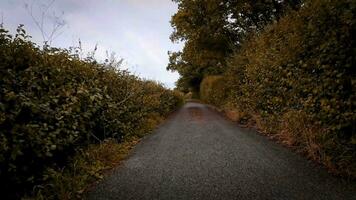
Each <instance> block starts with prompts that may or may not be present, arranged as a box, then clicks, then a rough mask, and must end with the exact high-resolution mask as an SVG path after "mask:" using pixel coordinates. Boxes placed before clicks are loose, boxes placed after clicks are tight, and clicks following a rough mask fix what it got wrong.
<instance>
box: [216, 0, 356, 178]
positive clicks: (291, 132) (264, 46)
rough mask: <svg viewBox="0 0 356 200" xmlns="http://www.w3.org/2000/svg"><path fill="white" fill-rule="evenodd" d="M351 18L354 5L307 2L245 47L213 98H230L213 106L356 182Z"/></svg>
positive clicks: (354, 25)
mask: <svg viewBox="0 0 356 200" xmlns="http://www.w3.org/2000/svg"><path fill="white" fill-rule="evenodd" d="M355 13H356V2H355V1H352V0H341V1H331V0H315V1H314V0H313V1H306V2H305V3H304V5H303V7H302V8H301V9H300V10H299V11H292V12H290V13H289V14H288V15H287V16H285V17H282V18H281V19H280V20H279V21H278V23H273V24H271V25H268V26H267V27H266V28H265V29H264V30H263V31H261V32H259V33H256V34H254V35H253V36H251V37H250V39H248V40H247V41H246V42H244V43H243V45H242V47H241V48H240V49H239V50H238V51H237V52H236V53H235V54H234V55H233V58H232V59H231V60H230V63H229V70H228V72H227V73H226V74H225V76H224V78H225V81H224V83H225V90H221V89H219V90H215V91H214V92H213V93H215V95H216V93H227V94H229V98H222V99H217V100H216V101H215V102H212V103H214V104H216V105H218V106H225V107H229V109H231V108H232V109H236V110H238V111H240V112H244V113H248V115H249V117H250V118H253V119H254V120H255V121H256V123H257V125H258V126H259V128H261V129H263V131H266V132H268V133H272V134H276V135H278V136H279V137H281V138H282V139H286V140H288V143H290V144H292V145H297V146H299V147H300V149H302V150H303V151H305V152H306V153H307V154H308V155H309V156H311V157H312V158H314V159H316V160H319V161H321V162H324V163H325V164H326V165H328V166H329V167H330V168H332V169H339V170H341V171H342V172H343V173H344V174H348V175H351V176H353V177H356V104H355V102H356V74H355V73H356V70H355V66H354V65H355V63H356V56H355V52H356V43H355V42H356V41H355V37H354V36H355V34H356V20H355V19H356V18H355ZM222 102H224V103H222ZM224 104H225V105H224Z"/></svg>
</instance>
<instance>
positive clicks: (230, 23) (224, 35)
mask: <svg viewBox="0 0 356 200" xmlns="http://www.w3.org/2000/svg"><path fill="white" fill-rule="evenodd" d="M172 1H173V2H175V3H177V4H178V12H177V13H176V14H174V15H173V16H172V19H171V25H172V27H173V28H174V31H173V33H172V34H171V37H170V39H171V40H172V42H185V46H184V48H183V50H182V51H181V52H168V54H169V57H170V59H169V61H170V62H169V64H168V66H167V69H168V70H172V71H177V72H178V73H179V74H180V75H181V79H180V80H179V81H178V82H177V86H178V87H179V88H182V89H183V90H193V92H199V85H200V82H201V81H202V79H203V78H204V77H205V76H207V75H218V74H221V73H223V72H224V71H225V70H226V65H227V60H228V59H229V58H230V56H231V54H232V53H233V52H234V51H235V50H236V49H238V48H239V47H240V46H241V43H242V42H243V40H244V39H245V38H246V37H247V36H248V35H249V34H250V33H253V32H258V31H260V30H262V29H263V27H264V26H265V25H266V24H268V23H270V22H272V21H277V20H278V19H279V18H280V16H282V15H283V13H284V12H286V11H287V10H289V8H291V9H297V8H298V5H300V3H301V0H194V1H192V0H172Z"/></svg>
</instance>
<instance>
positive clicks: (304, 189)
mask: <svg viewBox="0 0 356 200" xmlns="http://www.w3.org/2000/svg"><path fill="white" fill-rule="evenodd" d="M87 198H88V199H93V200H94V199H95V200H100V199H108V200H110V199H123V200H126V199H150V200H151V199H167V200H168V199H172V200H173V199H182V200H189V199H201V200H209V199H214V200H217V199H226V200H229V199H240V200H244V199H281V200H282V199H283V200H287V199H301V200H302V199H303V200H304V199H313V200H314V199H322V200H325V199H342V200H347V199H350V200H351V199H354V200H355V199H356V184H355V182H347V181H345V180H342V179H338V178H335V177H332V176H331V175H330V174H328V173H327V172H326V171H325V170H324V169H323V168H320V167H318V166H316V165H315V164H313V163H312V162H309V161H307V160H306V159H305V158H303V157H301V156H299V155H297V154H295V153H293V152H291V151H290V150H289V149H286V148H284V147H282V146H280V145H278V144H275V143H274V142H272V141H269V140H268V139H267V138H265V137H264V136H261V135H258V134H256V132H254V131H252V130H247V129H242V128H239V127H238V126H236V125H235V124H234V123H232V122H230V121H228V120H226V119H225V118H224V117H222V116H221V115H219V114H218V113H216V112H215V111H213V110H211V109H209V108H208V107H207V106H205V105H203V104H199V103H194V102H190V103H187V104H186V105H185V106H184V107H182V108H181V109H180V110H179V111H177V112H176V113H175V114H173V115H172V116H171V117H170V118H169V119H168V120H167V121H166V122H165V123H164V124H162V125H161V126H160V127H159V128H158V129H157V130H156V131H155V132H154V133H153V134H151V135H149V136H147V137H146V138H144V139H143V140H142V142H141V143H140V144H138V145H137V146H136V147H135V149H134V150H133V152H132V153H131V155H130V156H129V158H128V159H127V160H126V161H124V162H123V163H122V164H121V165H120V166H119V167H118V168H117V169H115V170H114V171H113V172H112V173H111V174H110V175H109V176H108V177H106V178H105V179H104V180H103V181H102V182H101V183H99V184H98V185H97V186H96V187H95V188H94V189H93V190H92V191H91V192H89V193H88V196H87Z"/></svg>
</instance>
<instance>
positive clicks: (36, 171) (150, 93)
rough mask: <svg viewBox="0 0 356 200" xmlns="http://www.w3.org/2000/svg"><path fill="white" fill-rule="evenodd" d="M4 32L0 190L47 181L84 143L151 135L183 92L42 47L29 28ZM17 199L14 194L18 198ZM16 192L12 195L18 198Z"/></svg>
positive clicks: (0, 36)
mask: <svg viewBox="0 0 356 200" xmlns="http://www.w3.org/2000/svg"><path fill="white" fill-rule="evenodd" d="M17 31H18V32H17V34H16V36H15V37H12V36H11V35H9V34H8V33H7V31H5V30H4V29H0V85H1V90H0V183H1V184H0V187H2V188H9V189H8V190H7V191H5V192H6V193H7V194H5V195H2V196H3V197H5V198H6V197H7V196H6V195H9V194H15V191H16V193H18V194H19V195H21V193H22V192H24V191H26V190H29V189H31V188H32V187H33V186H34V185H36V184H40V183H41V182H42V181H43V179H44V177H43V175H44V170H45V169H47V168H49V167H61V166H63V165H65V163H66V160H68V157H70V155H72V154H73V152H75V151H76V150H77V149H78V148H80V147H85V146H88V145H89V144H92V143H98V142H101V141H103V140H104V139H106V138H115V139H116V140H117V141H121V140H122V139H123V138H125V137H130V136H135V135H142V134H144V133H145V132H147V131H148V130H147V127H146V124H145V123H146V121H147V118H149V117H151V116H155V115H156V116H159V117H163V116H165V115H167V114H168V113H169V112H171V111H172V110H173V109H175V108H176V107H177V106H178V105H179V103H180V102H181V99H182V98H181V97H180V96H179V95H177V94H175V93H174V92H173V91H170V90H168V89H166V88H164V87H163V86H161V85H160V84H158V83H155V82H152V81H146V80H141V79H139V78H138V77H136V76H133V75H131V74H129V73H128V72H126V71H123V70H119V69H118V68H117V66H116V65H114V64H113V63H103V64H100V63H97V62H96V61H95V60H93V59H91V58H87V59H84V60H83V59H79V58H78V57H79V56H78V55H76V54H73V53H72V52H71V51H70V50H66V49H58V48H50V47H48V46H45V47H44V48H43V49H40V48H39V47H38V46H36V45H35V44H34V43H32V42H30V41H29V38H30V37H29V36H27V35H26V33H25V31H24V29H23V28H22V26H20V27H19V28H18V30H17ZM11 197H13V196H11ZM11 197H9V198H11Z"/></svg>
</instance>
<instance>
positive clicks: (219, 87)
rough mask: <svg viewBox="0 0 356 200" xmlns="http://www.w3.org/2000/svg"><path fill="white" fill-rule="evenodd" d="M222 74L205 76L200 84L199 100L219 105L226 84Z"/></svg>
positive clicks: (224, 95)
mask: <svg viewBox="0 0 356 200" xmlns="http://www.w3.org/2000/svg"><path fill="white" fill-rule="evenodd" d="M224 82H225V79H224V77H223V76H207V77H205V78H204V79H203V81H202V82H201V84H200V98H201V100H203V101H205V102H207V103H210V104H213V105H220V104H221V103H223V102H222V100H225V98H226V96H227V94H226V88H225V87H226V85H225V84H224Z"/></svg>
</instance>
